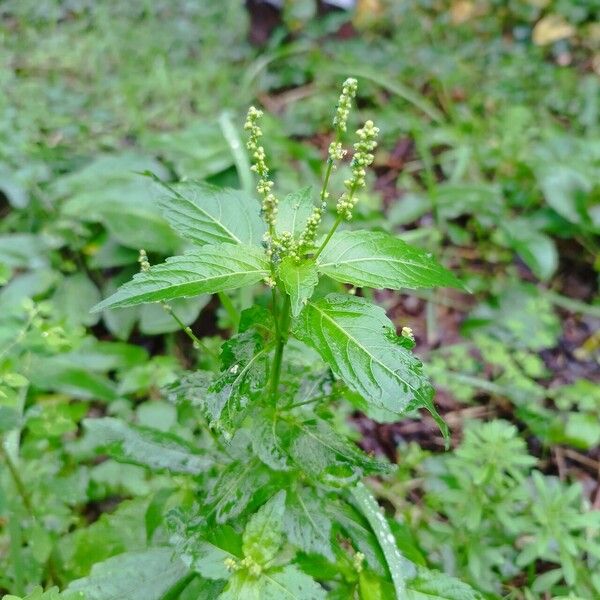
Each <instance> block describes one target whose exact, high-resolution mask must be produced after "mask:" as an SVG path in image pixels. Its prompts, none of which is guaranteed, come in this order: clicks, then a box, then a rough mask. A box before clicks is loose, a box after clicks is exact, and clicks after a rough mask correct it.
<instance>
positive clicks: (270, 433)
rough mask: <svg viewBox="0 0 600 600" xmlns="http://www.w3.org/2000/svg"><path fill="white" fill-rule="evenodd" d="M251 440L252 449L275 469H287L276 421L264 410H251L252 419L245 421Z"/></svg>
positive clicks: (285, 455) (286, 460) (266, 463)
mask: <svg viewBox="0 0 600 600" xmlns="http://www.w3.org/2000/svg"><path fill="white" fill-rule="evenodd" d="M244 424H245V425H246V426H247V427H248V433H249V435H250V439H251V440H252V451H253V452H254V454H256V456H258V458H260V460H261V461H262V462H263V463H265V465H267V466H268V467H271V469H274V470H275V471H287V470H288V469H289V466H288V459H287V454H286V453H285V451H284V450H283V443H282V440H281V439H280V438H279V433H278V421H277V420H275V419H274V418H273V416H271V415H268V414H266V413H265V412H257V411H252V421H250V422H248V421H245V423H244Z"/></svg>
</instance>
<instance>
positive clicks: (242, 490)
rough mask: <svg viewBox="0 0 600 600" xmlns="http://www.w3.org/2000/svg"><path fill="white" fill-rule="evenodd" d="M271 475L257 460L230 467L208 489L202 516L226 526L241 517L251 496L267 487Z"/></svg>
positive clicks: (232, 464)
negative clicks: (213, 516)
mask: <svg viewBox="0 0 600 600" xmlns="http://www.w3.org/2000/svg"><path fill="white" fill-rule="evenodd" d="M270 477H271V474H270V472H269V471H267V469H266V468H265V467H264V466H263V465H262V463H260V462H259V461H258V460H257V459H255V458H252V459H250V460H249V461H248V462H246V463H241V462H234V463H231V464H229V465H228V466H227V467H226V468H225V469H224V470H223V471H222V473H221V475H220V476H219V478H218V479H217V480H216V481H215V482H214V485H213V486H211V488H210V491H209V492H208V495H207V497H206V505H207V507H209V508H208V509H205V514H206V515H209V514H213V513H214V515H215V519H216V521H217V523H225V522H226V521H228V520H230V519H233V518H235V517H237V516H238V515H240V514H241V513H242V512H243V511H244V510H245V509H246V507H247V506H248V503H249V502H250V500H251V499H252V498H253V496H254V494H255V493H256V492H257V491H259V490H260V488H261V487H262V486H264V485H266V484H267V482H268V481H269V478H270Z"/></svg>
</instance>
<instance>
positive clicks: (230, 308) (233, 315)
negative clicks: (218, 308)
mask: <svg viewBox="0 0 600 600" xmlns="http://www.w3.org/2000/svg"><path fill="white" fill-rule="evenodd" d="M217 295H218V296H219V300H220V301H221V304H222V305H223V308H224V309H225V311H226V312H227V314H228V315H229V319H230V320H231V323H232V325H233V329H235V330H236V331H237V328H238V325H239V323H240V315H239V313H238V311H237V310H236V308H235V306H234V305H233V302H232V301H231V298H230V297H229V296H228V295H227V294H226V293H225V292H219V293H218V294H217Z"/></svg>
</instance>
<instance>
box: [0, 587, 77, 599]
mask: <svg viewBox="0 0 600 600" xmlns="http://www.w3.org/2000/svg"><path fill="white" fill-rule="evenodd" d="M2 600H86V598H85V596H84V595H83V594H82V593H81V592H62V593H61V592H59V591H58V588H57V587H53V588H50V589H49V590H46V591H44V590H43V589H42V588H41V587H36V588H35V589H34V590H33V591H32V592H31V593H30V594H28V595H27V596H24V597H23V598H21V597H20V596H13V595H11V594H9V595H6V596H2Z"/></svg>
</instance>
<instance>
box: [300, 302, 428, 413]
mask: <svg viewBox="0 0 600 600" xmlns="http://www.w3.org/2000/svg"><path fill="white" fill-rule="evenodd" d="M294 335H295V336H296V337H297V338H298V339H300V340H302V341H303V342H305V343H306V344H308V345H309V346H311V347H313V348H314V349H315V350H317V352H319V354H320V355H321V357H322V358H323V360H324V361H325V362H326V363H327V364H328V365H329V366H330V367H331V369H332V370H333V372H334V373H335V374H336V375H337V376H338V377H340V378H341V379H343V380H344V381H345V383H346V384H347V385H348V386H349V387H350V388H352V389H353V390H354V391H356V392H357V393H359V394H361V395H362V396H363V397H364V398H365V400H366V401H367V402H370V403H372V404H374V405H375V406H379V407H381V408H385V409H387V410H390V411H392V412H394V413H396V414H398V415H400V414H403V413H405V412H406V411H408V410H412V409H415V408H419V407H425V408H428V409H431V408H432V398H433V388H432V386H431V384H430V383H429V380H428V379H427V377H426V376H425V375H424V374H423V371H422V365H421V362H420V361H419V360H417V359H416V358H415V357H414V356H413V355H412V354H411V352H410V351H409V350H407V349H406V348H404V347H402V346H401V345H400V344H399V343H398V341H397V339H396V333H395V328H394V325H393V323H392V322H391V321H390V320H389V319H388V318H387V316H386V315H385V312H384V310H383V309H382V308H380V307H378V306H375V305H373V304H370V303H369V302H367V301H366V300H364V299H363V298H357V297H354V296H346V295H342V294H330V295H329V296H327V297H325V298H321V299H319V300H316V301H314V302H313V301H311V302H309V303H308V305H307V306H306V308H305V309H304V310H303V311H302V313H301V314H300V317H299V318H298V321H297V323H296V325H295V328H294Z"/></svg>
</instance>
